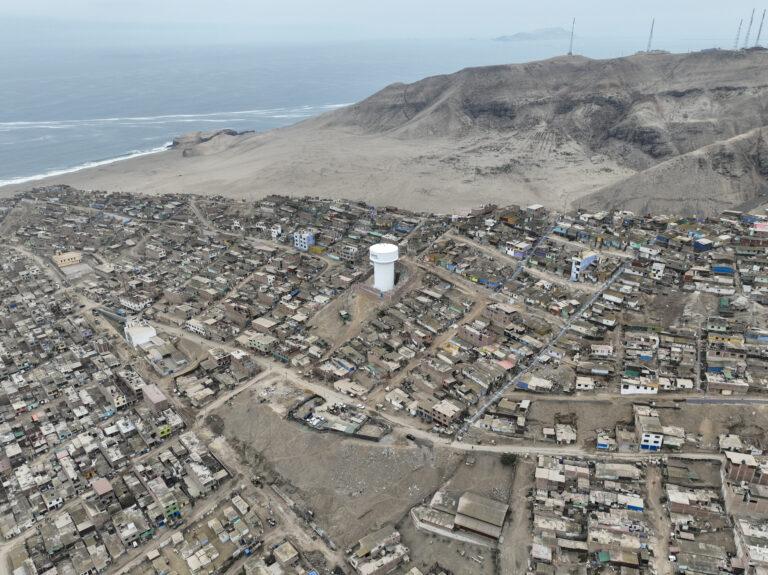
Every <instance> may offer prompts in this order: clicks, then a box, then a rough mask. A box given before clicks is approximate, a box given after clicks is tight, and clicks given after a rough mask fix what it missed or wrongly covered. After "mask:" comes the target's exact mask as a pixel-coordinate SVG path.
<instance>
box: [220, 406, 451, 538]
mask: <svg viewBox="0 0 768 575" xmlns="http://www.w3.org/2000/svg"><path fill="white" fill-rule="evenodd" d="M260 399H261V398H260V397H259V394H258V393H257V392H255V391H249V392H248V393H247V394H245V393H244V394H242V396H239V397H238V399H237V401H234V402H232V404H231V405H227V406H224V407H223V408H222V409H219V410H217V411H216V413H215V415H217V416H218V417H220V418H221V419H222V421H223V422H224V431H223V433H224V435H225V436H226V437H227V440H228V441H229V442H230V443H231V444H232V445H234V446H235V449H236V450H237V451H238V452H239V453H240V456H241V458H242V459H243V460H244V461H246V462H247V463H248V464H249V465H250V466H251V467H252V469H253V472H254V473H255V474H261V475H264V476H265V478H266V479H267V480H268V481H269V480H277V481H279V482H281V481H282V482H285V483H286V485H284V486H283V487H284V489H285V491H287V492H288V493H289V495H290V496H291V497H292V498H294V499H295V500H296V501H297V502H298V503H301V504H304V505H306V506H308V507H309V508H311V509H312V510H313V511H314V513H315V516H316V518H317V521H318V523H319V524H320V525H321V526H322V527H323V528H325V529H326V530H327V531H328V533H329V534H330V535H331V537H332V538H333V539H334V541H335V542H336V543H337V544H338V545H340V546H348V545H350V544H352V543H354V542H355V541H356V540H357V539H359V538H360V537H362V536H363V535H366V534H367V533H369V532H370V531H371V530H373V529H375V528H378V527H381V526H383V525H384V524H387V523H392V524H394V523H397V522H398V521H399V520H400V519H401V518H402V517H403V516H405V514H407V513H408V511H409V510H410V508H411V507H412V506H413V505H416V504H417V503H420V502H421V501H422V500H424V499H425V498H427V497H430V496H431V495H432V493H433V492H434V491H435V490H436V489H437V488H438V486H440V485H441V484H442V483H444V482H445V481H446V480H447V479H448V478H449V477H451V476H452V475H453V473H454V471H455V470H456V468H457V466H458V465H459V464H460V463H461V462H462V457H461V456H460V455H458V454H455V453H453V452H451V451H449V450H444V449H435V448H433V447H431V446H426V445H424V446H415V445H413V444H405V443H402V444H401V443H395V442H394V441H391V440H388V441H385V442H383V443H372V442H366V441H361V440H357V439H353V438H345V437H342V436H340V435H338V434H331V433H319V432H317V431H314V430H311V429H309V428H306V427H303V426H301V425H300V424H299V423H296V422H293V421H288V420H286V419H283V417H282V416H281V415H278V414H277V413H275V412H274V411H273V410H272V408H270V407H269V406H268V405H267V404H264V403H260V401H259V400H260Z"/></svg>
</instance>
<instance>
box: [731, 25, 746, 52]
mask: <svg viewBox="0 0 768 575" xmlns="http://www.w3.org/2000/svg"><path fill="white" fill-rule="evenodd" d="M742 24H744V19H743V18H742V19H741V20H739V28H738V30H736V41H735V42H734V43H733V49H734V50H738V49H739V38H740V37H741V25H742Z"/></svg>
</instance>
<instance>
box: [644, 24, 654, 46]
mask: <svg viewBox="0 0 768 575" xmlns="http://www.w3.org/2000/svg"><path fill="white" fill-rule="evenodd" d="M655 25H656V18H654V19H653V20H651V33H650V34H649V35H648V46H647V47H646V48H645V51H646V52H650V51H651V42H653V27H654V26H655Z"/></svg>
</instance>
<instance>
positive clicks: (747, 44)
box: [744, 8, 755, 48]
mask: <svg viewBox="0 0 768 575" xmlns="http://www.w3.org/2000/svg"><path fill="white" fill-rule="evenodd" d="M754 19H755V9H754V8H752V15H751V16H750V17H749V26H747V35H746V36H745V37H744V47H745V48H747V47H748V46H749V34H750V32H752V20H754Z"/></svg>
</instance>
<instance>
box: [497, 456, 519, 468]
mask: <svg viewBox="0 0 768 575" xmlns="http://www.w3.org/2000/svg"><path fill="white" fill-rule="evenodd" d="M516 462H517V457H516V456H515V454H514V453H502V454H501V464H502V465H507V466H510V467H511V466H512V465H514V464H515V463H516Z"/></svg>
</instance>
